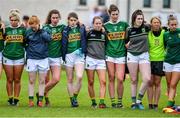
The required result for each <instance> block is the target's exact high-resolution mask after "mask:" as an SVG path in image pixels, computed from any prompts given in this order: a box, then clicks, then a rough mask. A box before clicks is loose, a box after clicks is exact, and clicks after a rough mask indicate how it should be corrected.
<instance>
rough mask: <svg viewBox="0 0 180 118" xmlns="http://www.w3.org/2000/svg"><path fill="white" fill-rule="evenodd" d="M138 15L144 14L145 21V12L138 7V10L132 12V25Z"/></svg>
mask: <svg viewBox="0 0 180 118" xmlns="http://www.w3.org/2000/svg"><path fill="white" fill-rule="evenodd" d="M138 15H142V16H143V23H144V14H143V12H142V10H140V9H137V10H135V11H134V12H133V14H132V16H131V25H132V26H134V22H135V20H136V17H137V16H138Z"/></svg>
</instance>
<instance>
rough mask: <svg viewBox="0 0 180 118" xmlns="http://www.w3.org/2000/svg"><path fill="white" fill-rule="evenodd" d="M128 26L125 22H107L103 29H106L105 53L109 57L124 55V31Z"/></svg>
mask: <svg viewBox="0 0 180 118" xmlns="http://www.w3.org/2000/svg"><path fill="white" fill-rule="evenodd" d="M127 27H129V25H128V23H126V22H122V21H120V22H117V23H112V22H110V21H109V22H107V23H105V29H106V31H107V46H106V55H107V56H110V57H115V58H117V57H124V56H125V55H126V48H125V32H126V29H127Z"/></svg>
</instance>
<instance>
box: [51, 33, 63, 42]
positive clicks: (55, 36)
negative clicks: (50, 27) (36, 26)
mask: <svg viewBox="0 0 180 118" xmlns="http://www.w3.org/2000/svg"><path fill="white" fill-rule="evenodd" d="M51 38H52V40H55V41H56V40H61V38H62V33H55V34H52V37H51Z"/></svg>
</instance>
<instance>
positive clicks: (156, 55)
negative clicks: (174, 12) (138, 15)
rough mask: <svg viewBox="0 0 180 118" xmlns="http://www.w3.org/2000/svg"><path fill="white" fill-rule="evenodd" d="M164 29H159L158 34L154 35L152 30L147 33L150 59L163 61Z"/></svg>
mask: <svg viewBox="0 0 180 118" xmlns="http://www.w3.org/2000/svg"><path fill="white" fill-rule="evenodd" d="M164 32H165V31H164V30H162V31H161V33H160V35H159V36H154V34H153V32H152V31H149V33H148V40H149V41H148V42H149V54H150V60H151V61H164V56H165V48H164V39H163V35H164Z"/></svg>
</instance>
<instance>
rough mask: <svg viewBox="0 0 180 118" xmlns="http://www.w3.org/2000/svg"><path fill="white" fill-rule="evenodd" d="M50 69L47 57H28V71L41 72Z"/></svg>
mask: <svg viewBox="0 0 180 118" xmlns="http://www.w3.org/2000/svg"><path fill="white" fill-rule="evenodd" d="M48 70H49V63H48V58H45V59H40V60H36V59H28V60H27V66H26V71H28V72H36V71H39V72H41V73H45V72H47V71H48Z"/></svg>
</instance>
